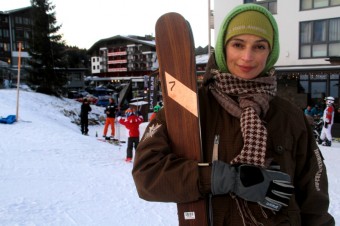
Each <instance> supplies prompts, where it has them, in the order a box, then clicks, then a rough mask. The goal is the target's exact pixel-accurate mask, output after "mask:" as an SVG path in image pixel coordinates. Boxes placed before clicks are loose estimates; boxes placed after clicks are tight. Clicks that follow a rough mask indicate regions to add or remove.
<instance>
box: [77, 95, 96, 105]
mask: <svg viewBox="0 0 340 226" xmlns="http://www.w3.org/2000/svg"><path fill="white" fill-rule="evenodd" d="M85 98H86V99H87V100H88V102H89V103H90V104H96V103H97V101H98V97H96V96H94V95H91V94H87V95H86V96H84V97H80V98H77V99H76V100H77V101H79V102H83V100H84V99H85Z"/></svg>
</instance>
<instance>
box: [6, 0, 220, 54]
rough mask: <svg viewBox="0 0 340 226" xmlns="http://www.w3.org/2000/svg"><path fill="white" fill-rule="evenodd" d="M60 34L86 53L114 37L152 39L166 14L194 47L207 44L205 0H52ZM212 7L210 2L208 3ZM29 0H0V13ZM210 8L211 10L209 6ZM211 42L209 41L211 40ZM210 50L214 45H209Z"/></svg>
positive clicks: (206, 5) (70, 43)
mask: <svg viewBox="0 0 340 226" xmlns="http://www.w3.org/2000/svg"><path fill="white" fill-rule="evenodd" d="M50 2H51V3H52V4H53V5H55V6H56V8H55V12H56V18H57V23H58V25H62V28H61V29H60V33H61V34H62V35H63V40H64V41H66V44H67V45H70V46H78V47H79V48H86V49H89V48H90V47H91V46H92V45H93V44H94V43H96V42H97V41H99V40H100V39H104V38H109V37H112V36H115V35H139V36H145V35H153V36H154V35H155V24H156V21H157V19H158V18H159V17H160V16H161V15H163V14H165V13H167V12H177V13H180V14H182V16H184V17H185V18H186V20H188V21H189V23H190V25H191V28H192V31H193V35H194V40H195V46H196V47H198V46H202V47H205V46H207V45H208V42H209V32H208V2H209V0H200V1H193V0H171V1H169V0H145V1H140V0H124V1H118V0H96V1H84V0H52V1H50ZM210 4H211V5H213V1H212V0H211V1H210ZM30 5H31V4H30V0H0V10H1V11H6V10H12V9H16V8H21V7H26V6H30ZM211 8H213V6H211ZM212 40H213V39H212ZM212 46H214V43H212Z"/></svg>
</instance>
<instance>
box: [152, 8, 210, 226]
mask: <svg viewBox="0 0 340 226" xmlns="http://www.w3.org/2000/svg"><path fill="white" fill-rule="evenodd" d="M156 51H157V57H158V62H159V73H160V81H161V87H162V96H163V102H164V110H165V115H166V122H167V129H168V134H169V138H170V140H171V147H172V150H173V151H174V153H175V154H177V155H178V156H180V157H184V158H187V159H193V160H197V161H202V159H201V156H202V153H201V151H202V147H201V134H200V122H199V112H198V100H197V77H196V68H195V51H194V40H193V36H192V31H191V28H190V24H189V23H188V22H187V21H186V20H185V19H184V18H183V17H182V16H181V15H180V14H178V13H167V14H164V15H163V16H161V17H160V18H159V19H158V21H157V23H156ZM183 186H185V185H183ZM177 208H178V217H179V225H180V226H207V225H209V224H208V217H207V216H208V215H207V202H206V200H198V201H197V202H192V203H181V204H177Z"/></svg>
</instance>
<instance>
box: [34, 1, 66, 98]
mask: <svg viewBox="0 0 340 226" xmlns="http://www.w3.org/2000/svg"><path fill="white" fill-rule="evenodd" d="M31 5H32V8H33V9H32V18H33V32H32V33H33V34H32V37H31V40H30V48H29V54H30V56H31V58H30V60H29V64H30V65H31V70H30V71H29V74H30V75H29V81H30V82H31V83H33V84H34V85H38V87H39V88H38V90H37V91H38V92H42V93H46V94H54V95H59V94H60V91H61V88H62V86H63V85H65V83H66V75H65V74H63V70H60V69H62V68H64V67H65V62H63V52H64V47H65V44H64V42H63V41H62V36H61V35H60V34H57V32H58V31H59V29H60V28H61V26H58V25H57V20H56V17H55V12H54V8H55V6H54V5H52V4H51V3H50V2H49V0H31Z"/></svg>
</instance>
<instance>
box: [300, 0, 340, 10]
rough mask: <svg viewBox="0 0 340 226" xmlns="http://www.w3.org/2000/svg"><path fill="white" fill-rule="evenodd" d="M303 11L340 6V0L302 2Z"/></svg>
mask: <svg viewBox="0 0 340 226" xmlns="http://www.w3.org/2000/svg"><path fill="white" fill-rule="evenodd" d="M300 4H301V10H309V9H317V8H324V7H330V6H337V5H340V0H301V2H300Z"/></svg>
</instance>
